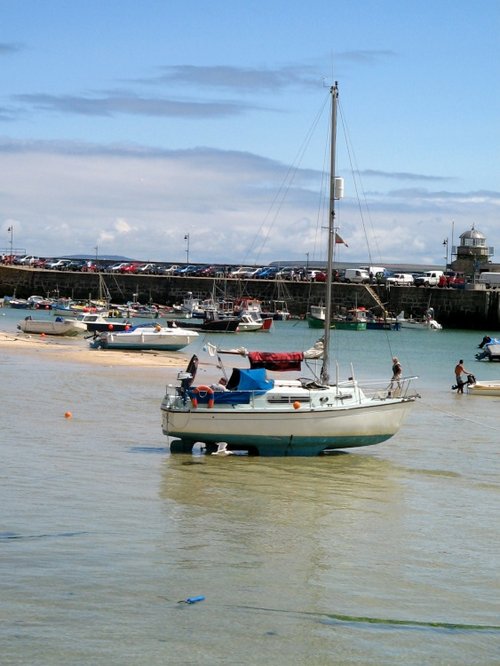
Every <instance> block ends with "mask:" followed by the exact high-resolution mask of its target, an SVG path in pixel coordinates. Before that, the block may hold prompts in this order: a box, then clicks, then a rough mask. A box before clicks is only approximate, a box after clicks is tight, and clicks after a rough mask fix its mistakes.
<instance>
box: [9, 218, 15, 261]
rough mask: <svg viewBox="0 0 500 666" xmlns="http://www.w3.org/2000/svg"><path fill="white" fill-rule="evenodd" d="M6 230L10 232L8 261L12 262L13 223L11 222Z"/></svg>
mask: <svg viewBox="0 0 500 666" xmlns="http://www.w3.org/2000/svg"><path fill="white" fill-rule="evenodd" d="M7 231H8V232H9V233H10V262H9V263H12V262H13V254H12V253H13V251H14V250H13V246H14V225H13V224H11V225H10V227H9V228H8V229H7Z"/></svg>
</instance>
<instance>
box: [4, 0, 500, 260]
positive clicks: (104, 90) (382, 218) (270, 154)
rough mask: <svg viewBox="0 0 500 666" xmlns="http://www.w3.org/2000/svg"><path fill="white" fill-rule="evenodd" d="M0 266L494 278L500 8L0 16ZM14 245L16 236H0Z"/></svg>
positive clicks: (382, 4)
mask: <svg viewBox="0 0 500 666" xmlns="http://www.w3.org/2000/svg"><path fill="white" fill-rule="evenodd" d="M0 17H1V19H0V251H6V250H8V249H9V247H10V243H11V241H12V243H13V247H14V248H15V249H19V250H21V249H22V250H25V251H26V252H27V253H28V254H35V255H38V256H45V257H48V256H50V257H53V256H64V255H90V256H94V255H97V256H100V257H104V256H125V257H131V258H134V259H138V260H142V261H170V262H179V263H180V262H187V261H188V260H189V262H190V263H231V264H244V265H246V264H251V265H253V264H259V265H266V264H267V263H269V262H272V261H294V262H295V261H302V260H303V261H304V263H305V262H306V261H313V260H315V261H321V260H323V259H324V258H325V255H326V250H325V246H326V231H325V224H326V222H325V219H324V208H325V197H326V196H327V194H325V188H324V183H325V172H327V170H328V168H329V160H328V154H327V149H328V142H329V133H328V127H329V108H330V106H329V105H330V93H329V89H330V86H331V85H332V84H333V83H334V81H337V82H338V86H339V124H338V132H337V159H336V175H337V176H339V177H342V178H344V183H345V185H344V188H345V191H344V198H343V199H342V201H339V202H338V204H337V212H336V225H337V227H338V232H339V234H340V236H341V237H342V238H343V239H344V241H345V243H346V245H344V244H339V245H338V246H337V250H338V253H337V257H338V258H339V260H342V261H343V262H359V263H366V262H368V261H369V262H370V263H376V264H382V265H384V263H387V264H391V263H402V262H404V263H415V264H441V263H443V264H444V263H445V262H446V259H447V258H448V260H449V259H450V254H451V250H452V246H453V245H457V244H458V243H459V236H460V234H462V233H463V232H464V231H467V230H468V229H470V228H471V227H472V226H473V225H474V227H475V228H476V229H477V230H479V231H481V232H482V233H483V234H484V235H485V236H486V239H487V244H488V245H489V246H491V247H493V248H495V251H496V253H497V256H496V257H495V258H494V260H496V261H498V260H499V259H498V257H499V256H500V219H499V217H500V215H499V211H500V183H499V175H500V169H499V155H500V146H499V143H500V102H499V95H500V93H499V90H500V86H499V80H500V76H499V74H500V40H499V39H498V34H499V33H500V1H499V0H482V1H481V2H480V3H471V2H470V0H469V1H468V2H465V1H464V0H418V1H414V0H405V2H401V1H400V0H397V1H396V0H378V1H377V2H375V1H370V0H352V1H349V2H345V1H344V2H338V0H309V1H308V2H303V1H302V0H286V1H285V0H260V1H259V0H253V1H249V0H210V1H201V0H168V1H167V0H140V1H139V0H135V1H132V0H119V1H118V0H71V1H68V0H44V1H43V2H41V1H40V0H0ZM10 229H12V231H9V230H10Z"/></svg>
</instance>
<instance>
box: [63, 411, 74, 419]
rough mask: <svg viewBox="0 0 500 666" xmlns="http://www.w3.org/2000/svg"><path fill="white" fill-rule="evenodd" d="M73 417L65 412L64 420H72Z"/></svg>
mask: <svg viewBox="0 0 500 666" xmlns="http://www.w3.org/2000/svg"><path fill="white" fill-rule="evenodd" d="M72 416H73V414H72V413H71V412H64V418H65V419H70V418H71V417H72Z"/></svg>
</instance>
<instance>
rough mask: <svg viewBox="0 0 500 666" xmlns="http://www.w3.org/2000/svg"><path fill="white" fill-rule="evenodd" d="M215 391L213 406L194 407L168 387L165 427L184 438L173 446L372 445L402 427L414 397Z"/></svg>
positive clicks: (276, 449) (310, 451) (290, 449)
mask: <svg viewBox="0 0 500 666" xmlns="http://www.w3.org/2000/svg"><path fill="white" fill-rule="evenodd" d="M223 395H226V394H223ZM349 396H351V397H349ZM214 397H215V404H214V405H213V407H209V406H208V404H198V405H197V406H196V407H194V406H193V404H192V403H191V401H187V402H186V403H185V404H184V403H183V401H182V400H180V399H179V397H178V396H176V395H175V394H174V393H169V392H168V390H167V395H166V396H165V398H164V400H163V403H162V428H163V433H164V434H165V435H169V436H170V437H174V438H179V440H180V441H179V442H177V443H176V445H173V447H172V448H173V450H182V451H185V452H188V451H190V450H191V449H192V447H193V445H194V444H195V443H196V442H202V443H204V444H206V445H207V447H208V448H209V449H210V448H212V447H216V445H217V444H218V443H219V442H226V443H227V444H228V448H229V449H237V450H247V451H248V452H249V453H254V454H258V455H262V456H304V455H306V456H312V455H318V454H320V453H321V452H322V451H324V450H325V449H345V448H353V447H361V446H370V445H372V444H378V443H380V442H383V441H385V440H387V439H389V438H390V437H392V436H393V435H394V434H395V433H396V432H397V431H398V430H399V428H400V427H401V424H402V422H403V420H404V418H405V416H406V413H407V410H408V409H409V408H410V406H411V404H412V402H413V400H414V398H410V397H409V398H408V400H404V399H403V400H402V399H401V398H391V397H390V396H389V395H388V393H387V392H386V393H385V395H384V396H383V397H382V398H373V399H372V398H368V397H366V396H365V395H364V394H363V393H362V392H361V391H360V389H359V388H358V387H357V386H353V388H352V390H349V389H343V390H342V392H338V391H337V390H336V389H335V388H330V389H326V390H321V391H318V390H312V391H309V390H306V389H293V391H283V390H282V389H280V388H278V389H272V390H271V391H268V392H267V393H266V394H265V395H258V396H251V397H250V399H249V402H248V403H247V404H237V403H236V404H235V403H229V404H221V405H218V403H217V397H218V396H217V394H214ZM325 398H326V399H325ZM222 433H223V434H222Z"/></svg>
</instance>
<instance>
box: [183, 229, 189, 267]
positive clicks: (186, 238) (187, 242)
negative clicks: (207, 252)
mask: <svg viewBox="0 0 500 666" xmlns="http://www.w3.org/2000/svg"><path fill="white" fill-rule="evenodd" d="M184 240H185V241H186V264H189V234H186V235H185V236H184Z"/></svg>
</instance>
